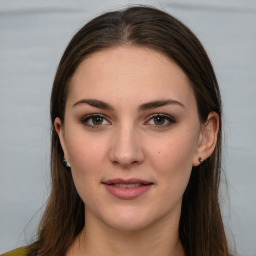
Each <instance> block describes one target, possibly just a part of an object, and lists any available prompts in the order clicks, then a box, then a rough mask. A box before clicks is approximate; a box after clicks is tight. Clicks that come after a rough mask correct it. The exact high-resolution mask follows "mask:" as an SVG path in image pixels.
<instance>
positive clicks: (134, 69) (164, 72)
mask: <svg viewBox="0 0 256 256" xmlns="http://www.w3.org/2000/svg"><path fill="white" fill-rule="evenodd" d="M79 97H80V98H81V97H87V98H95V97H97V98H98V99H102V100H108V101H111V102H113V103H114V102H115V101H116V100H125V102H134V101H135V98H136V100H139V101H147V100H155V99H158V98H165V97H171V98H175V100H179V101H182V100H183V101H186V100H188V99H190V98H191V97H192V100H195V99H194V93H193V89H192V86H191V83H190V81H189V79H188V77H187V76H186V74H185V73H184V72H183V70H182V69H181V68H180V67H179V66H178V65H177V64H176V63H175V62H174V61H172V60H171V59H170V58H168V57H167V56H165V55H163V54H162V53H159V52H157V51H155V50H152V49H149V48H142V47H134V46H122V47H121V46H120V47H115V48H109V49H103V50H101V51H98V52H96V53H93V54H92V55H90V56H89V57H87V58H86V59H85V60H84V61H83V62H82V63H81V64H80V65H79V66H78V68H77V70H76V72H75V74H74V76H73V78H72V80H71V86H70V90H69V95H68V98H70V99H73V100H75V99H78V98H79Z"/></svg>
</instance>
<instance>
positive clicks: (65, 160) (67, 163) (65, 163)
mask: <svg viewBox="0 0 256 256" xmlns="http://www.w3.org/2000/svg"><path fill="white" fill-rule="evenodd" d="M63 164H64V166H65V167H67V168H70V167H71V166H70V163H69V162H68V160H67V159H66V158H64V160H63Z"/></svg>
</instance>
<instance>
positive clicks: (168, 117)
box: [147, 114, 176, 129]
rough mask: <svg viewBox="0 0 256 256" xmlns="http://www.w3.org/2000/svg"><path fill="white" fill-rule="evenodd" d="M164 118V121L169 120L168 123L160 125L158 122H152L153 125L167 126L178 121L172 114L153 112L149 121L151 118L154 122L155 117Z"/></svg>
mask: <svg viewBox="0 0 256 256" xmlns="http://www.w3.org/2000/svg"><path fill="white" fill-rule="evenodd" d="M158 117H160V118H164V123H165V122H166V121H167V122H168V124H160V125H157V124H151V125H153V126H155V127H156V128H158V129H159V128H160V129H161V128H167V127H169V126H171V125H172V124H174V123H175V122H176V121H175V119H174V118H173V117H172V116H169V115H166V114H153V115H151V116H150V118H149V119H148V121H147V123H149V121H150V120H153V122H154V119H155V118H158Z"/></svg>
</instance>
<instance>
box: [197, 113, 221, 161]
mask: <svg viewBox="0 0 256 256" xmlns="http://www.w3.org/2000/svg"><path fill="white" fill-rule="evenodd" d="M218 132H219V115H218V113H216V112H210V113H209V115H208V118H207V121H206V122H205V123H204V124H202V127H201V131H200V135H199V141H198V145H197V148H196V152H195V155H194V159H193V166H198V165H200V164H201V162H202V160H205V159H207V158H208V157H209V156H210V155H211V154H212V152H213V151H214V149H215V146H216V143H217V136H218Z"/></svg>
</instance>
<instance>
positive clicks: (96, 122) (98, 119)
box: [92, 116, 103, 125]
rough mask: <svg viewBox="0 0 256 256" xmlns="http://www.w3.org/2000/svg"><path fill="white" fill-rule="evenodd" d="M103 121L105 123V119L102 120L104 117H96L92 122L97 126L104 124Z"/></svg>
mask: <svg viewBox="0 0 256 256" xmlns="http://www.w3.org/2000/svg"><path fill="white" fill-rule="evenodd" d="M102 121H103V119H102V117H100V116H95V117H93V119H92V122H93V124H95V125H99V124H102Z"/></svg>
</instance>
